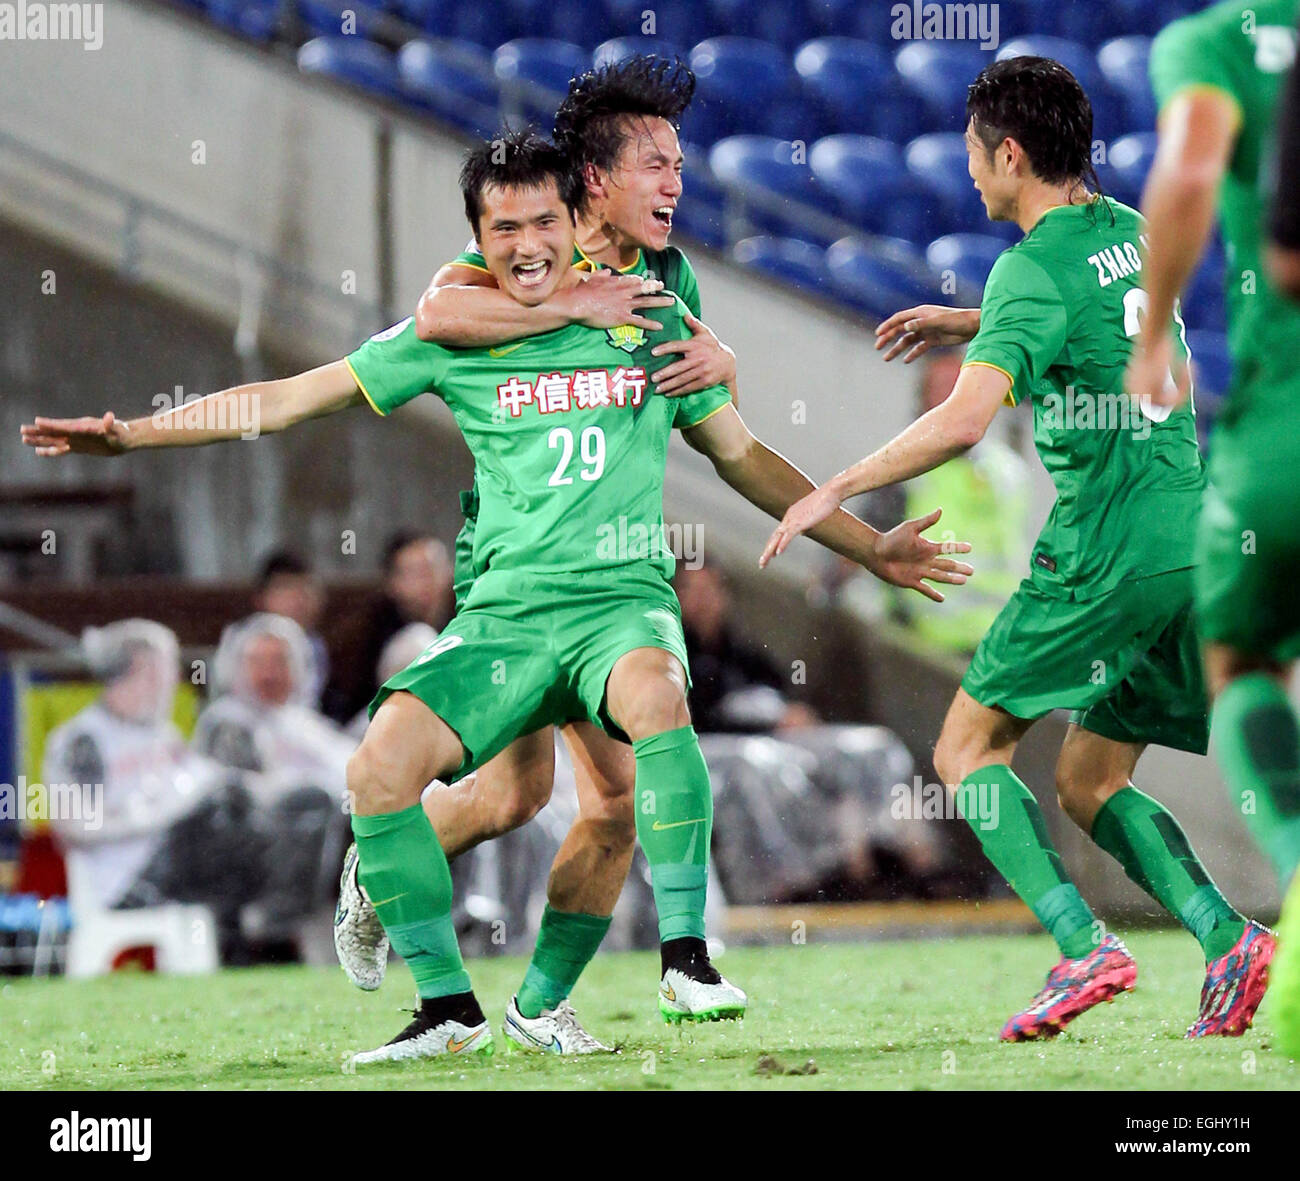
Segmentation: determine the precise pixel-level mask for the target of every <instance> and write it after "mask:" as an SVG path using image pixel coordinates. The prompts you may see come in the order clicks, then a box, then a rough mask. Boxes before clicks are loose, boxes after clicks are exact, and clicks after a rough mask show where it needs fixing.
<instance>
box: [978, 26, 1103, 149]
mask: <svg viewBox="0 0 1300 1181" xmlns="http://www.w3.org/2000/svg"><path fill="white" fill-rule="evenodd" d="M1024 56H1031V57H1050V58H1052V59H1053V60H1055V61H1058V62H1060V63H1061V65H1063V66H1064V67H1065V68H1066V69H1067V70H1069V71H1070V73H1071V74H1073V75H1074V76H1075V78H1077V79H1078V81H1079V85H1080V86H1082V87H1083V89H1084V91H1085V93H1086V94H1087V95H1088V100H1089V101H1090V102H1091V103H1092V127H1093V134H1094V136H1096V137H1098V138H1107V137H1111V136H1116V135H1120V134H1122V133H1123V132H1124V131H1125V130H1126V128H1125V127H1124V103H1123V101H1122V100H1121V99H1120V97H1119V96H1118V95H1117V94H1116V93H1115V92H1114V91H1113V90H1112V89H1111V87H1110V83H1109V82H1107V81H1106V76H1105V75H1104V74H1103V73H1102V72H1101V68H1100V67H1099V66H1098V65H1097V58H1096V56H1095V55H1094V54H1093V52H1092V50H1091V49H1089V48H1088V47H1087V46H1086V45H1081V44H1079V42H1077V41H1068V40H1066V39H1065V38H1063V37H1042V36H1030V37H1017V38H1016V39H1014V40H1012V41H1008V42H1007V43H1006V44H1005V45H1003V46H1002V48H1001V49H999V50H998V61H1006V60H1007V59H1008V58H1012V57H1024Z"/></svg>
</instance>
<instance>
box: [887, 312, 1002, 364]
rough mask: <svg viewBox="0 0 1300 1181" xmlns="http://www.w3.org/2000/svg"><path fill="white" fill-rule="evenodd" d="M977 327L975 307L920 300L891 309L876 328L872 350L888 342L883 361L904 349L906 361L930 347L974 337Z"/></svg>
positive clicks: (914, 358) (977, 314)
mask: <svg viewBox="0 0 1300 1181" xmlns="http://www.w3.org/2000/svg"><path fill="white" fill-rule="evenodd" d="M979 330H980V310H979V308H945V307H940V306H939V305H938V304H933V303H923V304H919V305H918V306H917V307H914V308H905V309H904V310H903V311H901V312H895V313H894V314H893V315H892V316H890V317H889V319H888V320H885V321H884V322H883V323H882V324H880V325H879V326H878V327H877V328H876V351H877V352H879V351H880V350H881V349H883V348H885V347H886V346H888V348H889V351H888V352H887V353H885V356H884V359H885V360H886V361H892V360H893V359H894V358H895V357H897V356H898V354H899V353H905V354H906V355H905V356H904V357H903V364H904V365H908V364H910V363H911V362H913V361H915V360H916V359H917V357H920V356H923V355H924V354H925V353H928V352H929V351H930V350H931V349H932V348H943V347H945V346H947V345H954V344H965V343H966V342H967V341H969V340H974V339H975V334H976V333H977V332H978V331H979Z"/></svg>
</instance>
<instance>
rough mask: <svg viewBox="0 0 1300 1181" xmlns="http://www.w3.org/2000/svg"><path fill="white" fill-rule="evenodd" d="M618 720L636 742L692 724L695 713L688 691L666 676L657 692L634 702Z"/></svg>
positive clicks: (657, 687) (656, 688)
mask: <svg viewBox="0 0 1300 1181" xmlns="http://www.w3.org/2000/svg"><path fill="white" fill-rule="evenodd" d="M618 721H619V724H620V725H621V726H622V727H623V729H624V730H626V731H627V733H628V736H629V737H630V738H631V739H632V740H633V741H634V742H635V741H636V740H637V739H640V738H649V737H650V736H651V735H652V734H662V733H664V732H665V731H667V730H679V729H681V728H682V727H683V726H689V725H690V724H691V714H690V710H688V709H687V708H686V694H685V693H684V692H683V691H682V689H681V687H680V686H679V685H677V684H675V683H673V682H672V681H671V680H669V679H667V678H665V679H664V680H663V681H662V682H660V683H659V684H658V685H656V686H655V689H654V691H653V692H650V693H647V694H645V695H644V696H643V697H639V698H637V699H636V700H635V701H634V702H632V703H631V705H629V706H628V708H627V709H626V710H625V711H624V716H623V717H622V718H620V719H618Z"/></svg>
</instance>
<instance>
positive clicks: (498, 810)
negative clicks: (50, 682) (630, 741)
mask: <svg viewBox="0 0 1300 1181" xmlns="http://www.w3.org/2000/svg"><path fill="white" fill-rule="evenodd" d="M554 781H555V740H554V738H553V737H552V733H551V727H549V726H547V727H545V728H543V729H541V730H538V731H535V732H534V733H532V734H525V735H524V736H523V737H522V738H517V739H515V741H514V742H512V743H511V744H510V745H509V746H508V747H506V749H505V750H503V751H502V752H501V753H500V754H499V755H497V756H496V757H495V758H493V759H489V760H488V761H487V762H486V763H484V765H483V766H482V767H480V768H479V769H478V770H477V771H471V772H470V774H468V775H465V776H463V777H461V778H460V779H458V780H456V782H455V783H451V784H445V783H435V784H434V785H433V786H432V787H429V788H427V789H426V790H425V792H424V794H423V797H422V801H421V802H422V803H423V806H424V814H425V815H426V816H427V817H428V818H429V823H430V824H431V825H432V826H433V831H434V832H435V833H436V834H437V836H438V843H439V844H440V845H441V846H442V851H443V853H444V855H445V856H446V858H447V860H448V861H449V862H450V861H454V860H455V859H456V858H457V857H459V856H460V855H461V854H462V853H464V852H466V851H468V850H469V849H472V848H473V847H474V846H475V845H478V844H480V843H482V842H483V841H487V840H492V839H493V838H495V837H498V836H501V835H503V834H504V833H507V832H512V831H513V830H514V829H516V828H519V827H520V826H521V825H524V824H527V823H528V821H529V820H531V819H532V818H533V817H534V816H536V815H537V813H538V812H539V811H541V809H542V808H543V807H545V805H546V801H547V800H549V799H550V797H551V786H552V784H553V783H554ZM357 868H358V866H357V858H356V848H355V846H354V847H353V848H352V849H349V850H348V854H347V856H346V857H345V858H344V862H343V873H342V875H341V877H340V879H339V902H338V907H337V908H336V909H335V912H334V950H335V953H336V954H337V955H338V958H339V963H340V964H341V965H342V967H343V971H344V972H345V973H346V975H347V977H348V979H349V980H351V981H352V983H353V984H355V985H356V986H357V987H358V988H363V989H365V990H366V991H367V992H372V991H374V990H375V989H377V988H378V987H379V986H380V985H381V984H382V983H383V981H384V975H385V972H386V971H387V967H388V936H387V935H386V934H385V932H384V928H383V925H382V924H381V923H380V921H379V919H378V917H377V916H376V914H375V912H374V908H373V907H372V906H371V905H370V901H369V899H368V898H367V897H366V894H365V891H364V890H363V889H362V888H361V883H360V881H359V880H358V877H357Z"/></svg>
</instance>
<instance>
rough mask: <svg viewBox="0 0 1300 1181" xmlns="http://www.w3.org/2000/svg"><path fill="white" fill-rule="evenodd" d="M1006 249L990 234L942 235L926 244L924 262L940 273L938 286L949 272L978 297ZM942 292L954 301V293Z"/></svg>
mask: <svg viewBox="0 0 1300 1181" xmlns="http://www.w3.org/2000/svg"><path fill="white" fill-rule="evenodd" d="M1006 248H1007V244H1006V243H1005V242H1004V241H1003V240H1002V239H1001V238H995V237H994V236H993V235H992V234H945V235H944V236H943V237H942V238H936V239H935V240H934V241H933V242H931V243H930V245H929V246H928V247H926V251H925V261H926V262H927V263H929V264H930V269H931V270H932V271H934V273H935V274H936V275H937V276H939V279H940V283H941V286H943V285H944V280H945V279H946V278H947V275H948V274H949V273H951V274H952V275H953V276H954V277H955V278H956V280H957V283H958V284H959V285H960V287H964V288H967V289H969V290H970V291H971V292H973V293H974V295H975V298H976V299H978V297H979V296H980V295H981V294H982V293H983V291H984V281H985V280H986V279H987V278H988V277H989V271H991V270H992V269H993V264H994V263H995V262H996V261H997V257H998V255H999V254H1001V253H1002V252H1003V251H1004V250H1005V249H1006ZM944 294H945V295H946V296H948V302H955V301H953V299H952V294H953V293H951V292H950V291H948V290H945V291H944Z"/></svg>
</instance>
